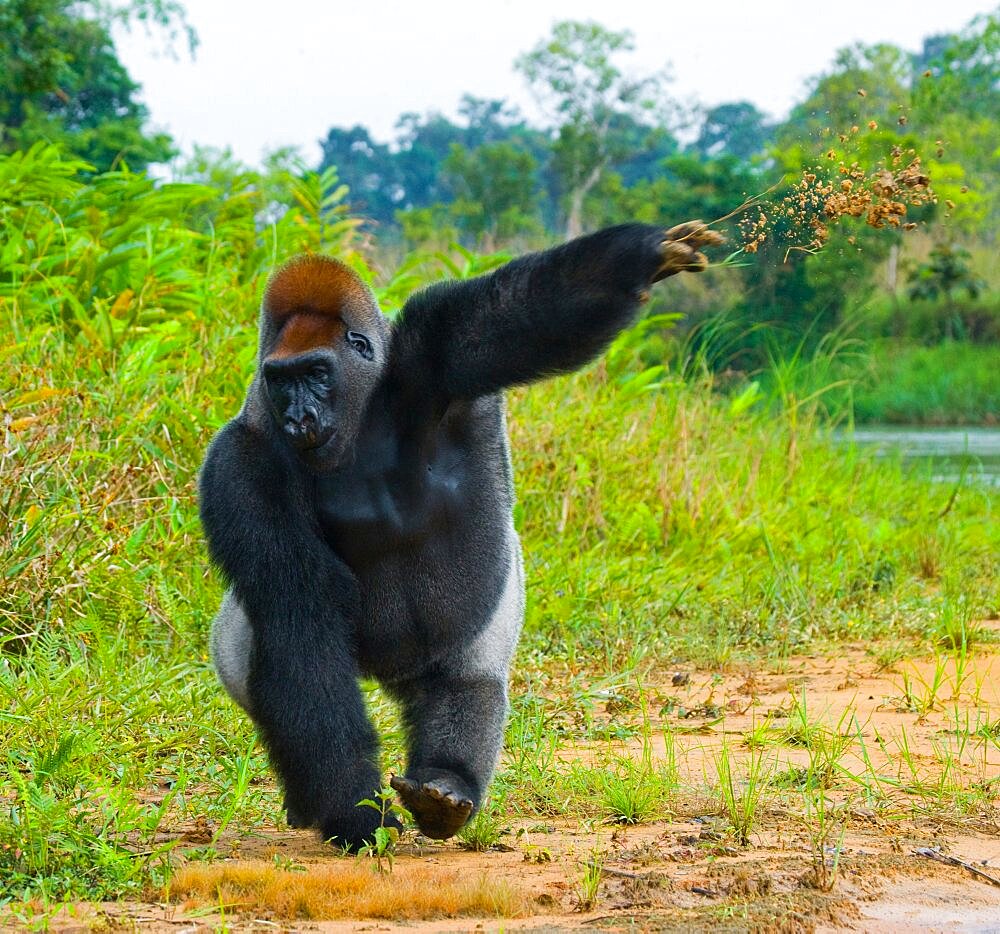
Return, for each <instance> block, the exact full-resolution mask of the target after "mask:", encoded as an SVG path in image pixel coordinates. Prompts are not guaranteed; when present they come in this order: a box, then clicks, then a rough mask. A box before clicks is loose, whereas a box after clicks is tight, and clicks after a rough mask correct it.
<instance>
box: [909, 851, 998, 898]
mask: <svg viewBox="0 0 1000 934" xmlns="http://www.w3.org/2000/svg"><path fill="white" fill-rule="evenodd" d="M913 855H914V856H925V857H927V859H933V860H936V861H937V862H939V863H945V864H946V865H948V866H958V867H960V868H961V869H967V870H968V871H969V872H971V873H972V874H973V875H974V876H978V877H979V878H980V879H982V880H984V881H985V882H989V883H990V884H991V885H995V886H997V888H1000V879H998V878H997V877H996V876H991V875H990V874H989V873H988V872H983V870H982V869H980V868H979V867H978V866H974V865H973V864H972V863H970V862H967V861H966V860H964V859H959V857H957V856H950V855H949V854H947V853H942V852H941V851H940V850H938V849H935V848H934V847H930V846H920V847H917V848H916V849H915V850H914V851H913Z"/></svg>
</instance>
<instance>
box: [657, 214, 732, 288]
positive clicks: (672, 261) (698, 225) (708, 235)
mask: <svg viewBox="0 0 1000 934" xmlns="http://www.w3.org/2000/svg"><path fill="white" fill-rule="evenodd" d="M664 236H665V239H664V241H663V244H662V245H661V247H660V258H661V260H662V262H661V264H660V268H659V270H657V273H656V275H655V276H654V277H653V281H654V282H659V281H660V279H665V278H666V277H667V276H673V275H675V274H676V273H679V272H701V270H703V269H704V268H705V267H706V266H708V258H707V257H706V256H705V254H704V253H701V252H699V251H700V249H701V248H702V247H705V246H718V245H719V244H720V243H723V242H725V237H723V236H722V234H720V233H718V232H717V231H715V230H709V229H708V227H707V226H706V225H705V224H703V223H702V222H701V221H688V222H687V223H686V224H678V225H677V226H676V227H671V228H670V230H668V231H667V232H666V234H665V235H664Z"/></svg>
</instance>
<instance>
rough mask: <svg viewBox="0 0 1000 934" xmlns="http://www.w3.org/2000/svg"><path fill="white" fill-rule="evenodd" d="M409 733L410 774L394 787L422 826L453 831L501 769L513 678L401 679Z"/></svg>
mask: <svg viewBox="0 0 1000 934" xmlns="http://www.w3.org/2000/svg"><path fill="white" fill-rule="evenodd" d="M391 690H392V692H393V693H394V694H395V696H396V697H398V698H399V699H400V700H401V701H402V704H403V718H404V722H405V724H406V727H407V732H408V735H409V762H408V763H407V769H406V775H405V776H398V775H397V776H393V778H392V787H393V788H395V789H396V791H398V792H399V795H400V797H401V798H402V799H403V804H405V805H406V807H407V808H408V809H409V810H410V811H411V812H412V813H413V816H414V818H415V819H416V821H417V824H418V825H419V827H420V830H421V832H422V833H424V834H425V835H426V836H428V837H433V838H435V839H437V840H445V839H447V838H448V837H451V836H453V835H454V834H455V833H456V832H457V831H458V830H459V828H460V827H461V826H462V825H463V824H464V823H465V822H466V821H467V820H468V819H469V817H470V816H471V815H472V813H473V811H474V810H475V809H476V808H478V807H479V805H480V803H481V802H482V799H483V794H484V793H485V791H486V786H487V785H488V784H489V781H490V778H491V777H492V776H493V770H494V769H495V768H496V765H497V759H498V757H499V755H500V747H501V745H502V744H503V728H504V722H505V720H506V717H507V684H506V681H500V680H495V679H491V678H487V677H482V678H479V679H475V680H472V679H468V678H463V677H448V676H446V675H443V674H441V673H440V672H438V673H435V674H430V675H427V676H426V677H423V678H419V679H416V680H414V681H408V682H406V684H405V685H399V684H394V685H393V686H392V688H391Z"/></svg>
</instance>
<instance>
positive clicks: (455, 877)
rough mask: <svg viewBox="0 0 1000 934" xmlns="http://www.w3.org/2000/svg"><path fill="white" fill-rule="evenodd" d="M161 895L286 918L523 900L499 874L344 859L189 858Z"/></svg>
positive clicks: (487, 906)
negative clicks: (387, 867)
mask: <svg viewBox="0 0 1000 934" xmlns="http://www.w3.org/2000/svg"><path fill="white" fill-rule="evenodd" d="M164 894H165V897H166V898H168V899H169V900H170V901H173V902H178V903H180V904H181V906H182V908H183V909H184V910H185V911H187V910H191V909H194V908H198V909H201V908H208V907H216V908H219V907H222V908H224V909H225V911H226V912H227V913H230V912H234V911H235V912H245V913H251V914H254V915H262V914H263V915H266V916H267V917H273V918H278V919H281V920H287V921H330V920H337V919H340V918H352V919H362V918H381V919H385V920H392V921H421V920H433V919H437V918H457V917H490V918H519V917H523V916H525V915H527V914H528V913H529V912H530V911H531V910H532V908H531V904H530V900H529V899H528V898H527V896H525V895H524V894H523V893H521V892H518V891H517V890H516V889H514V888H513V886H511V885H510V884H508V883H507V882H506V881H503V880H499V881H498V880H496V879H491V878H490V877H488V876H486V875H483V874H478V875H474V876H472V877H471V878H462V876H461V873H460V872H458V871H452V870H441V869H438V868H436V867H431V866H419V865H408V866H406V867H405V868H404V867H402V866H398V865H397V866H396V868H395V869H394V870H393V872H392V873H391V874H384V873H378V872H373V871H372V868H371V867H369V866H366V865H364V864H362V863H356V862H352V861H348V860H344V861H337V862H336V863H334V864H332V865H322V866H309V867H308V868H307V869H306V870H305V871H291V870H288V869H282V868H279V867H276V866H274V865H272V864H270V863H264V862H260V863H256V862H238V863H221V864H220V863H208V864H205V863H190V864H188V865H186V866H182V867H181V868H180V869H178V870H177V872H176V873H175V874H174V877H173V880H172V881H171V883H170V885H169V886H168V887H167V889H166V890H165V893H164Z"/></svg>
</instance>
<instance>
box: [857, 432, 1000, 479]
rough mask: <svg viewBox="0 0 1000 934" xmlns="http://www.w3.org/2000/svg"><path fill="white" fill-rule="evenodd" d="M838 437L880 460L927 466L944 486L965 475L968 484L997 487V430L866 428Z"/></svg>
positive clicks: (999, 445)
mask: <svg viewBox="0 0 1000 934" xmlns="http://www.w3.org/2000/svg"><path fill="white" fill-rule="evenodd" d="M838 438H839V439H840V440H842V441H845V442H850V441H851V440H853V441H854V443H855V444H857V445H859V446H861V447H871V448H874V449H875V453H876V454H877V455H878V456H880V457H897V456H898V457H902V458H903V460H904V461H909V462H912V463H914V464H921V463H924V464H929V465H930V466H931V469H932V473H933V477H934V479H935V480H940V481H941V482H943V483H945V482H946V483H955V482H957V481H958V480H959V478H961V477H962V475H963V473H964V475H965V479H966V481H968V482H979V483H987V484H989V485H990V486H996V487H1000V428H906V427H902V426H895V425H866V426H865V427H863V428H855V429H854V431H853V432H843V433H841V434H839V435H838Z"/></svg>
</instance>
